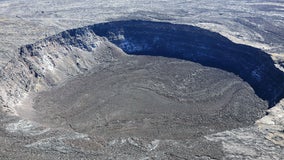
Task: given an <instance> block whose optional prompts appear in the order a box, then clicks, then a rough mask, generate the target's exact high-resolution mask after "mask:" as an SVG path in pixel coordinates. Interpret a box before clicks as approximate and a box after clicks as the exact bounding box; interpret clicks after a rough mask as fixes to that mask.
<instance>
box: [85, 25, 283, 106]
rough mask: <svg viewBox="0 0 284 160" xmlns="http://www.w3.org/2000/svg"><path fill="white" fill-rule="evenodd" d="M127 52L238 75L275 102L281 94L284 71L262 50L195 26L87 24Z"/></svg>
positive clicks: (258, 93) (262, 95) (271, 103)
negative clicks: (169, 58)
mask: <svg viewBox="0 0 284 160" xmlns="http://www.w3.org/2000/svg"><path fill="white" fill-rule="evenodd" d="M89 28H90V29H91V30H93V31H94V32H95V33H96V34H98V35H99V36H104V37H107V38H108V39H109V40H110V41H111V42H113V43H114V44H116V45H117V46H119V47H120V48H122V49H123V50H124V51H125V52H126V53H128V54H134V55H152V56H165V57H174V58H179V59H185V60H190V61H193V62H198V63H200V64H202V65H205V66H210V67H216V68H220V69H223V70H226V71H229V72H233V73H235V74H237V75H239V76H240V77H241V78H242V79H244V80H245V81H246V82H248V83H249V84H250V85H251V86H252V87H253V88H254V90H255V92H256V94H257V95H258V96H259V97H261V98H262V99H264V100H267V101H268V102H269V104H270V106H273V105H275V104H276V103H277V102H279V100H280V99H281V98H282V97H283V96H284V90H283V87H284V74H283V73H282V72H281V71H280V70H279V69H277V68H276V67H275V66H274V62H273V60H272V59H271V58H270V56H269V55H268V54H266V53H264V52H263V51H261V50H259V49H256V48H253V47H249V46H245V45H240V44H235V43H233V42H231V41H230V40H228V39H227V38H225V37H223V36H221V35H220V34H217V33H213V32H210V31H207V30H204V29H201V28H198V27H193V26H187V25H176V24H170V23H157V22H147V21H119V22H110V23H104V24H98V25H93V26H89Z"/></svg>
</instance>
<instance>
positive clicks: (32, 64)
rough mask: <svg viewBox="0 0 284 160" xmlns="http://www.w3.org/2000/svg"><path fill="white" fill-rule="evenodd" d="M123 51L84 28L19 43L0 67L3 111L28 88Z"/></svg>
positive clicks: (60, 78) (43, 85)
mask: <svg viewBox="0 0 284 160" xmlns="http://www.w3.org/2000/svg"><path fill="white" fill-rule="evenodd" d="M113 50H117V52H113ZM113 53H116V55H114V54H113ZM123 54H124V53H123V52H122V51H121V50H120V49H118V48H117V47H116V46H114V45H113V44H111V43H109V42H108V41H107V40H106V39H104V38H100V37H98V36H96V35H95V34H94V33H93V32H92V31H89V30H88V29H87V28H85V29H78V30H76V31H65V32H62V33H59V34H57V35H54V36H52V37H49V38H47V39H43V40H40V41H38V42H36V43H35V44H30V45H26V46H23V47H21V48H20V50H19V56H18V57H17V58H15V59H14V60H12V61H10V62H9V63H8V64H7V65H6V67H5V68H4V69H3V70H2V71H1V81H0V83H1V86H2V87H1V95H0V96H1V97H0V98H1V99H0V100H1V104H2V105H3V106H4V110H5V111H12V112H13V110H11V109H12V108H11V106H13V105H15V104H16V103H18V102H19V100H20V98H21V97H23V96H24V95H25V94H27V93H28V92H30V91H42V90H45V89H47V88H49V87H52V86H54V85H57V84H59V83H62V82H63V81H64V80H67V79H68V78H70V77H73V76H75V75H78V74H82V73H85V72H86V71H88V70H90V69H91V68H93V67H95V66H98V65H100V64H102V66H103V65H105V64H106V63H105V62H109V61H113V60H115V58H116V57H118V56H121V55H123Z"/></svg>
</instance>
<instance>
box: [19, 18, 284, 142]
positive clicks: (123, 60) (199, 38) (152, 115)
mask: <svg viewBox="0 0 284 160" xmlns="http://www.w3.org/2000/svg"><path fill="white" fill-rule="evenodd" d="M102 37H105V38H102ZM106 39H108V41H107V40H106ZM98 40H100V41H98ZM109 41H110V42H112V43H110V42H109ZM94 42H96V43H98V44H99V45H97V44H96V43H94ZM113 44H115V45H113ZM117 46H118V47H119V48H121V49H122V50H123V51H124V52H126V53H127V54H130V55H126V54H125V53H123V52H122V50H121V49H119V48H118V47H117ZM20 53H21V56H23V58H24V60H25V61H26V62H30V61H31V62H33V61H36V60H37V61H41V59H43V57H46V56H49V58H50V59H51V60H52V61H50V62H51V63H50V64H51V66H52V67H55V68H56V67H57V68H56V69H53V70H51V71H48V70H45V71H46V72H42V74H41V75H42V76H39V77H40V78H41V77H43V78H45V79H46V81H47V82H50V81H48V80H49V79H50V77H54V76H48V74H47V73H49V74H50V75H55V76H58V75H62V73H65V72H66V71H67V72H68V70H71V69H72V67H75V69H74V68H73V69H74V70H80V71H81V70H83V71H84V68H86V67H87V66H88V64H98V65H95V67H93V68H91V67H89V69H90V72H88V74H87V75H82V76H78V77H76V78H73V79H72V80H70V81H66V83H64V84H63V85H59V86H58V87H55V88H53V89H52V90H49V91H45V92H41V93H39V94H38V95H37V97H35V98H34V105H33V108H34V109H35V110H36V113H37V116H36V117H35V118H34V119H35V120H36V121H39V122H41V123H45V124H49V125H54V126H55V127H57V126H60V127H62V126H64V127H67V128H72V129H73V130H75V131H77V132H80V133H88V134H94V135H98V136H102V137H105V138H110V139H112V138H119V137H129V136H130V137H132V136H134V137H144V138H152V139H154V138H158V139H159V138H160V139H179V140H181V139H195V138H200V137H202V136H203V135H208V134H211V133H216V132H219V131H224V130H228V129H233V128H238V127H243V126H248V125H252V124H254V123H255V120H256V119H259V118H260V117H262V116H263V115H264V113H265V110H266V109H267V108H268V103H269V105H270V106H272V105H273V104H275V103H277V102H278V101H279V99H280V98H282V97H283V88H284V87H283V80H284V76H283V73H282V72H281V71H280V70H278V69H277V68H276V67H275V66H274V63H273V61H272V59H271V58H270V56H269V55H268V54H266V53H264V52H263V51H261V50H259V49H256V48H252V47H249V46H245V45H239V44H235V43H233V42H231V41H230V40H228V39H227V38H225V37H223V36H221V35H220V34H217V33H213V32H210V31H207V30H204V29H200V28H198V27H193V26H187V25H177V24H170V23H158V22H148V21H118V22H110V23H103V24H95V25H91V26H87V27H83V28H78V29H72V30H68V31H64V32H62V33H59V34H57V35H55V36H52V37H49V38H47V39H44V40H42V41H39V42H38V43H36V44H33V45H28V46H26V47H23V48H22V50H21V52H20ZM136 55H141V56H136ZM142 55H143V56H142ZM169 57H170V58H169ZM37 58H38V59H37ZM47 60H48V59H47ZM47 60H46V61H47ZM74 60H75V61H74ZM73 63H74V65H69V64H73ZM28 64H30V63H28ZM31 64H33V63H31ZM50 64H49V63H48V65H47V66H48V67H50ZM66 65H69V66H68V67H65V68H64V66H66ZM38 66H39V67H38V68H39V69H37V70H35V72H38V70H40V68H43V65H42V63H39V65H38ZM32 68H35V67H34V66H32ZM59 71H60V72H59ZM61 71H62V72H61ZM55 73H56V74H55ZM71 73H72V72H71ZM233 73H234V74H233ZM36 75H39V74H36ZM236 75H238V76H236ZM267 102H268V103H267Z"/></svg>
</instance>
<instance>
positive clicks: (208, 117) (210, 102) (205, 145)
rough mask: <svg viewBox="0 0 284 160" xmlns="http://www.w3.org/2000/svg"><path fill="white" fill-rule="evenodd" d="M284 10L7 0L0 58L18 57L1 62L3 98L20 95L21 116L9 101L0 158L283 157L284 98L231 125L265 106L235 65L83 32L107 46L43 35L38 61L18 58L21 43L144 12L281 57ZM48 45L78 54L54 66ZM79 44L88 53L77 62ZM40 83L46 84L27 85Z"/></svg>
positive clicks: (276, 5) (181, 0)
mask: <svg viewBox="0 0 284 160" xmlns="http://www.w3.org/2000/svg"><path fill="white" fill-rule="evenodd" d="M283 12H284V4H283V1H280V0H271V1H263V0H252V1H248V0H241V1H234V0H227V1H223V0H218V1H214V2H212V1H209V0H201V1H190V0H177V1H164V0H157V1H150V0H146V1H145V0H143V1H142V0H135V1H130V0H129V1H128V0H127V1H126V0H113V1H112V0H109V1H97V0H85V1H74V0H64V1H55V0H54V1H45V0H40V1H36V0H29V1H25V0H15V1H10V0H2V1H0V26H1V27H0V57H1V58H0V62H1V68H2V67H3V66H5V65H6V64H7V63H8V61H9V60H11V59H16V60H15V61H11V62H9V63H8V65H7V66H6V67H5V68H3V69H1V74H0V76H1V82H0V84H1V90H0V91H1V98H3V97H2V95H4V94H5V95H7V96H6V97H4V101H5V103H7V104H9V105H4V106H3V108H4V110H10V109H11V108H9V106H10V105H12V104H16V103H17V102H21V103H20V104H19V105H18V107H19V108H17V109H18V110H17V111H18V112H19V113H18V115H20V117H17V116H8V115H7V114H6V113H2V112H0V116H1V119H0V142H1V146H0V159H283V155H284V153H283V146H284V142H283V141H284V140H283V139H284V138H283V130H284V128H283V124H284V123H283V119H284V117H283V115H284V114H283V105H282V103H283V102H282V103H279V104H278V105H277V106H276V108H275V109H274V110H271V111H270V112H271V113H272V114H270V115H269V117H264V118H263V119H261V120H260V121H258V123H257V124H258V125H256V126H251V127H245V128H239V129H234V130H232V131H225V130H227V129H231V128H238V127H241V126H247V125H252V124H253V123H254V122H253V120H255V119H257V118H258V117H260V116H261V115H262V113H263V112H262V111H263V109H265V106H266V104H265V103H264V102H263V101H262V100H260V99H259V98H258V97H256V96H255V95H254V94H253V90H252V89H251V88H250V86H249V85H248V84H247V83H245V82H243V81H242V80H241V79H240V78H238V77H236V76H235V75H233V74H231V73H227V72H224V71H220V70H218V69H212V68H207V67H203V66H200V65H198V64H194V63H191V62H185V61H181V60H175V59H166V58H159V57H156V58H153V57H152V58H149V57H140V58H137V59H136V58H133V57H127V58H125V57H124V56H123V57H124V58H122V60H117V57H120V55H121V54H122V53H120V52H121V51H120V50H119V49H117V48H115V47H113V46H112V45H110V44H108V42H105V40H102V39H100V38H97V37H92V36H91V37H88V38H87V39H84V40H85V41H87V42H90V45H95V46H96V47H97V48H96V49H94V51H92V52H91V53H92V54H89V52H87V51H85V50H82V49H81V48H79V49H78V48H76V47H74V46H69V45H68V44H64V45H62V46H61V45H59V44H57V43H55V44H53V43H52V44H50V43H46V44H45V43H43V45H46V46H47V47H46V49H43V51H42V52H41V53H40V54H41V55H40V57H36V58H34V57H29V56H27V59H28V60H29V62H31V63H27V62H25V63H24V62H23V61H24V59H23V57H20V58H18V57H17V58H14V57H15V56H16V55H18V54H19V51H18V49H19V47H21V46H23V45H26V44H30V43H34V42H36V41H38V40H39V39H42V38H45V37H46V36H50V35H53V34H56V33H58V32H60V31H64V30H66V29H70V28H74V27H81V26H85V25H89V24H94V23H99V22H105V21H112V20H125V19H146V20H154V21H166V22H173V23H183V24H192V25H196V26H200V27H203V28H207V29H210V30H212V31H216V32H219V33H221V34H222V35H224V36H226V37H228V38H229V39H231V40H233V41H234V42H238V43H243V44H249V45H252V46H255V47H257V48H261V49H263V50H265V51H266V52H268V53H270V54H271V55H272V57H273V58H274V60H275V62H277V63H278V64H277V65H278V66H280V67H281V62H282V61H283V58H282V57H283V55H281V54H282V53H284V48H283V46H284V45H283V41H284V40H283V37H284V35H283V34H284V33H283V30H284V13H283ZM93 43H94V44H93ZM40 45H41V43H40ZM39 48H40V47H39ZM43 48H44V47H43ZM28 53H29V52H28ZM50 53H56V54H57V53H60V54H66V53H71V55H70V56H69V57H67V58H66V59H65V57H64V56H62V57H60V58H59V59H56V60H55V63H56V64H57V67H54V66H52V63H50V62H51V61H52V60H49V59H48V57H44V56H43V55H45V54H50ZM96 53H101V55H99V56H96V55H97V54H96ZM113 53H117V54H113ZM60 54H59V55H60ZM76 54H80V55H79V56H82V55H87V56H85V57H84V56H83V58H82V59H81V60H82V61H80V60H79V61H77V59H76V60H74V55H76ZM102 55H105V56H104V57H103V58H102V57H100V56H102ZM122 55H123V54H122ZM52 56H55V55H52ZM93 56H94V57H93ZM42 57H43V58H42ZM90 59H92V60H93V59H95V60H96V61H92V60H90ZM64 60H66V61H64ZM125 61H127V62H125ZM157 62H159V63H157ZM77 64H80V66H79V65H77ZM114 64H115V66H113V65H114ZM137 64H139V65H137ZM27 66H28V67H27ZM26 67H27V68H26ZM33 67H34V68H33ZM41 67H42V68H48V69H47V71H46V69H41ZM53 67H54V68H53ZM147 67H148V68H147ZM167 67H169V68H167ZM184 67H188V68H190V69H189V70H183V69H184ZM84 68H87V69H91V70H92V73H88V72H85V70H84ZM176 70H178V72H175V71H176ZM100 71H104V72H100ZM30 72H31V74H30ZM37 73H41V74H43V75H44V76H46V77H44V78H42V77H37V78H34V75H35V74H37ZM82 73H84V74H87V75H85V76H77V77H76V78H75V79H73V80H71V79H70V78H72V77H74V76H76V75H78V74H82ZM96 74H98V75H99V76H98V77H97V76H94V75H96ZM51 77H52V78H51ZM106 77H111V78H110V79H108V78H106ZM206 77H210V78H206ZM22 79H24V80H27V81H22ZM28 80H30V81H28ZM184 81H185V82H190V83H189V84H187V83H184ZM21 82H22V83H23V84H22V83H21ZM202 84H203V85H202ZM212 84H213V85H212ZM54 85H58V86H56V87H55V88H53V89H51V90H50V87H52V86H54ZM191 87H193V88H191ZM220 87H221V88H223V90H220ZM101 88H103V89H101ZM215 88H217V89H215ZM97 90H100V91H97ZM192 90H196V92H194V94H190V93H192ZM30 91H45V92H41V93H39V94H38V95H37V94H33V95H31V94H29V96H26V95H27V94H28V93H29V92H30ZM78 92H79V94H77V93H78ZM185 93H187V94H185ZM212 95H214V96H212ZM25 96H26V99H23V97H25ZM33 96H36V101H35V102H34V104H33V103H32V101H31V98H33ZM93 96H94V97H93ZM200 96H201V97H203V98H201V99H200ZM218 96H220V97H218ZM98 99H99V100H100V101H97V100H98ZM191 99H194V100H193V101H191ZM19 100H21V101H19ZM0 101H1V102H2V101H3V99H0ZM240 101H241V102H242V104H241V105H240V104H239V103H238V102H240ZM134 104H135V105H134ZM139 105H141V106H143V109H141V108H142V107H139ZM32 106H34V109H33V108H32ZM151 106H155V107H157V106H158V107H157V108H156V110H152V107H151ZM173 106H174V107H175V108H177V107H178V108H180V110H176V109H174V110H173V109H172V107H173ZM209 106H210V107H209ZM248 106H249V107H248ZM23 107H24V108H23ZM25 107H27V108H25ZM144 107H145V108H144ZM232 108H233V109H232ZM247 108H249V109H250V110H249V111H247V110H246V109H247ZM244 109H245V110H244ZM149 110H150V111H149ZM136 111H139V112H136ZM250 112H251V113H256V114H251V113H250ZM224 113H226V114H224ZM219 115H221V116H219ZM251 115H253V116H255V117H250V116H251ZM21 117H22V118H21ZM23 117H24V119H23ZM26 119H29V120H26ZM86 119H87V120H86ZM30 120H33V121H30ZM165 123H166V124H167V125H163V124H165ZM184 124H186V125H184ZM259 126H260V128H259ZM192 128H194V129H192ZM144 129H145V130H144ZM219 131H224V132H219ZM216 132H219V133H216Z"/></svg>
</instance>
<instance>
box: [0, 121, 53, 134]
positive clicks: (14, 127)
mask: <svg viewBox="0 0 284 160" xmlns="http://www.w3.org/2000/svg"><path fill="white" fill-rule="evenodd" d="M6 130H7V131H9V132H12V133H22V134H24V135H31V136H36V135H41V134H44V133H46V132H48V131H49V130H50V128H43V127H42V126H40V125H39V124H38V123H35V122H32V121H29V120H23V119H22V120H19V121H18V122H15V123H10V124H8V125H7V126H6Z"/></svg>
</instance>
